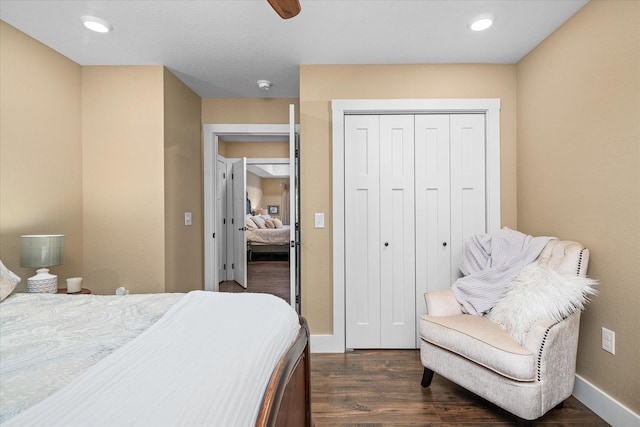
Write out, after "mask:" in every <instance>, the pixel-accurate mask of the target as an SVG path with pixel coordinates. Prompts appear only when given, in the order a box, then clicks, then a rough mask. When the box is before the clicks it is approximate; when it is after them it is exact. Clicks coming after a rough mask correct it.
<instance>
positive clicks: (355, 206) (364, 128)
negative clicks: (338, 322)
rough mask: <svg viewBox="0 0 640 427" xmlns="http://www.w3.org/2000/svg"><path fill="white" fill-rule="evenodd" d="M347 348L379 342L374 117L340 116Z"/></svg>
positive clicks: (377, 161) (377, 169) (376, 132)
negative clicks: (343, 162)
mask: <svg viewBox="0 0 640 427" xmlns="http://www.w3.org/2000/svg"><path fill="white" fill-rule="evenodd" d="M345 141H348V143H347V144H345V165H346V166H345V293H346V294H345V303H346V307H347V310H346V346H347V348H379V347H380V246H379V242H380V197H379V194H380V184H379V182H380V179H379V176H380V134H379V120H378V117H376V116H346V117H345Z"/></svg>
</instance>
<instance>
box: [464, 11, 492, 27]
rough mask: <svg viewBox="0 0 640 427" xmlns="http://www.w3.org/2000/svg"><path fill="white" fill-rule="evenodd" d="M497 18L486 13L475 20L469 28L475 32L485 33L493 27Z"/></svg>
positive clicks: (470, 23)
mask: <svg viewBox="0 0 640 427" xmlns="http://www.w3.org/2000/svg"><path fill="white" fill-rule="evenodd" d="M495 20H496V16H495V15H494V14H492V13H484V14H482V15H478V16H476V17H475V18H473V19H472V20H471V21H470V22H469V28H471V29H472V30H473V31H484V30H486V29H487V28H489V27H490V26H492V25H493V23H494V21H495Z"/></svg>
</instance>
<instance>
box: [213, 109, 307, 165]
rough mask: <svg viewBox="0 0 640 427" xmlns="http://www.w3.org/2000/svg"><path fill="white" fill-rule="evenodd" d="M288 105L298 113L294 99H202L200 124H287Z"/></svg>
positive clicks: (297, 119) (297, 120)
mask: <svg viewBox="0 0 640 427" xmlns="http://www.w3.org/2000/svg"><path fill="white" fill-rule="evenodd" d="M289 104H294V105H295V107H296V114H297V113H298V112H299V111H300V106H299V102H298V100H297V99H294V98H204V99H203V100H202V123H204V124H245V123H248V124H253V123H255V124H271V123H275V124H282V123H289ZM299 120H300V118H299V117H296V123H299ZM228 157H231V156H228ZM287 157H288V156H287Z"/></svg>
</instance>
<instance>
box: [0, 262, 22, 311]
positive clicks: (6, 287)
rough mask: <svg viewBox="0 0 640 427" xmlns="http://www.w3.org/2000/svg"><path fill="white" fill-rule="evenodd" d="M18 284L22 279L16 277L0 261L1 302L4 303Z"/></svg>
mask: <svg viewBox="0 0 640 427" xmlns="http://www.w3.org/2000/svg"><path fill="white" fill-rule="evenodd" d="M18 283H20V277H18V276H16V275H15V274H14V273H13V272H12V271H11V270H9V269H8V268H7V267H5V266H4V264H3V263H2V261H0V301H4V299H5V298H6V297H8V296H9V295H11V292H13V290H14V289H15V288H16V286H17V285H18Z"/></svg>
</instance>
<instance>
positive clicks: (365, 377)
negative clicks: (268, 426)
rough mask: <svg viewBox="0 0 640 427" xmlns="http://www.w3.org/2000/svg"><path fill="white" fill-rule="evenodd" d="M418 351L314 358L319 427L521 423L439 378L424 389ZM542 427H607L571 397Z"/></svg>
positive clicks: (314, 405)
mask: <svg viewBox="0 0 640 427" xmlns="http://www.w3.org/2000/svg"><path fill="white" fill-rule="evenodd" d="M421 379H422V364H421V363H420V353H419V351H418V350H357V351H353V352H348V353H345V354H317V353H314V354H312V355H311V401H312V413H313V421H314V424H315V427H325V426H331V427H336V426H368V427H373V426H394V427H395V426H397V427H399V426H439V427H449V426H512V425H517V424H518V420H517V419H516V418H515V417H514V416H513V415H511V414H508V413H507V412H505V411H503V410H502V409H500V408H497V407H496V406H494V405H492V404H491V403H489V402H487V401H485V400H483V399H481V398H479V397H477V396H476V395H474V394H472V393H470V392H468V391H466V390H465V389H463V388H461V387H459V386H457V385H456V384H454V383H452V382H450V381H448V380H446V379H444V378H443V377H441V376H439V375H438V374H436V375H435V376H434V378H433V382H432V383H431V386H430V387H428V388H423V387H422V386H421V385H420V380H421ZM534 425H540V426H607V425H608V424H607V423H606V422H604V421H603V420H602V419H601V418H599V417H598V416H597V415H595V414H594V413H593V412H591V411H590V410H589V409H588V408H587V407H586V406H584V405H583V404H582V403H580V402H579V401H578V400H576V399H575V398H574V397H570V398H569V399H567V400H566V401H565V404H564V407H563V408H561V409H554V410H552V411H550V412H549V413H547V414H546V415H545V416H544V417H542V418H541V419H539V420H537V421H536V422H535V424H534Z"/></svg>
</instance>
